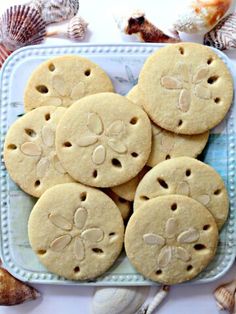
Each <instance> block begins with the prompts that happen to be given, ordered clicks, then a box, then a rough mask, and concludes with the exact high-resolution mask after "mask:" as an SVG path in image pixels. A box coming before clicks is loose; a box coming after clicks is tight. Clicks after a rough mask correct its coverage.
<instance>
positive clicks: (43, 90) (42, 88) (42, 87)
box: [36, 85, 48, 94]
mask: <svg viewBox="0 0 236 314" xmlns="http://www.w3.org/2000/svg"><path fill="white" fill-rule="evenodd" d="M36 89H37V91H38V92H40V93H41V94H47V93H48V88H47V86H45V85H38V86H36Z"/></svg>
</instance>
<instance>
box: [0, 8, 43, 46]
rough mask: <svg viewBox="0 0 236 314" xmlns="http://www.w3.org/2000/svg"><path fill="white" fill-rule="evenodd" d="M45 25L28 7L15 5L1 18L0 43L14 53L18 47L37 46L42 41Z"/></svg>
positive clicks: (37, 14) (36, 13)
mask: <svg viewBox="0 0 236 314" xmlns="http://www.w3.org/2000/svg"><path fill="white" fill-rule="evenodd" d="M45 34H46V24H45V22H44V20H43V19H42V17H41V16H40V14H39V13H38V11H36V10H35V9H32V8H31V7H30V6H28V5H15V6H12V7H10V8H8V9H7V10H6V12H5V13H3V15H2V18H1V41H2V43H3V44H4V46H5V47H6V48H7V49H8V50H10V51H14V50H16V49H18V48H20V47H23V46H28V45H35V44H39V43H41V42H42V41H43V40H44V36H45Z"/></svg>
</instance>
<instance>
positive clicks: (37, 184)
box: [34, 180, 41, 188]
mask: <svg viewBox="0 0 236 314" xmlns="http://www.w3.org/2000/svg"><path fill="white" fill-rule="evenodd" d="M40 184H41V182H40V180H36V181H35V182H34V186H35V187H36V188H37V187H38V186H40Z"/></svg>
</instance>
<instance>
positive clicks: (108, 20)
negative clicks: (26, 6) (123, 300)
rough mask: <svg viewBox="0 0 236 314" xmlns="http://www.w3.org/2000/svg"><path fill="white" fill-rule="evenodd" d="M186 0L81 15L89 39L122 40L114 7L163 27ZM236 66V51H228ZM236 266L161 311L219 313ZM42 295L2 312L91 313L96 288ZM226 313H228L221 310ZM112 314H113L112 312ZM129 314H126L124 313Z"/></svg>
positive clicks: (108, 7)
mask: <svg viewBox="0 0 236 314" xmlns="http://www.w3.org/2000/svg"><path fill="white" fill-rule="evenodd" d="M182 1H185V0H181V1H176V0H165V1H162V0H155V1H154V0H145V1H141V0H135V1H127V0H126V1H125V0H120V1H119V2H118V1H116V0H99V1H96V0H93V1H92V0H80V14H81V15H82V16H83V17H84V18H85V19H86V20H87V21H88V22H89V29H90V32H89V34H88V36H87V38H86V40H85V41H89V42H91V43H95V42H96V43H119V42H122V41H124V40H127V41H130V40H133V39H132V38H129V37H125V36H121V34H120V32H119V31H118V29H117V27H116V24H115V23H114V20H113V18H112V13H111V12H113V11H114V8H115V7H117V6H118V5H119V6H121V5H123V6H125V4H126V3H129V5H130V4H132V6H133V7H135V8H141V9H144V10H145V12H147V16H148V17H149V16H150V18H152V20H154V19H155V21H156V23H157V24H158V25H159V26H162V27H165V28H166V29H167V28H168V26H169V24H170V21H171V19H172V18H173V15H174V14H175V12H176V11H177V10H178V9H179V5H180V3H182ZM21 2H22V1H17V0H15V1H11V0H10V1H9V0H8V1H6V0H5V1H1V3H0V10H1V12H3V10H4V9H5V8H6V7H7V6H9V5H10V4H17V3H21ZM64 42H65V43H68V41H66V40H64V39H53V38H50V39H47V40H46V43H45V44H58V43H62V44H63V43H64ZM227 54H228V56H229V57H230V58H231V59H232V60H233V61H234V63H235V65H236V51H235V52H229V53H227ZM235 271H236V266H234V267H233V268H232V269H231V270H230V271H229V272H228V273H227V275H226V276H225V277H224V278H222V279H220V280H219V281H217V282H214V283H211V284H205V285H194V286H193V285H192V286H190V285H182V286H176V287H173V288H171V291H170V294H169V296H168V298H167V299H166V301H165V302H164V303H163V304H162V305H161V307H160V308H159V310H158V311H157V312H158V313H160V314H172V313H174V314H179V313H181V314H189V313H191V314H215V313H218V309H217V306H216V303H215V301H214V298H213V295H212V293H213V291H214V289H215V287H217V286H218V285H219V284H220V283H221V282H227V280H231V279H233V278H235V277H236V276H235ZM35 287H36V288H37V289H38V290H39V291H40V292H41V294H42V297H41V298H40V299H38V300H36V301H34V302H29V303H26V304H22V305H18V306H15V307H8V308H7V307H0V314H3V313H4V314H28V313H32V314H49V313H50V314H51V313H56V314H65V313H68V314H88V313H90V307H91V300H92V295H93V293H94V289H93V288H86V287H68V286H50V285H35ZM221 313H224V312H221ZM111 314H112V313H111ZM122 314H125V313H122Z"/></svg>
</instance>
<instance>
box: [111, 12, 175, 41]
mask: <svg viewBox="0 0 236 314" xmlns="http://www.w3.org/2000/svg"><path fill="white" fill-rule="evenodd" d="M114 19H115V21H116V23H117V26H118V28H119V29H120V30H121V31H122V32H124V33H125V34H127V35H132V34H135V35H136V36H137V37H138V39H139V40H140V41H144V42H155V43H176V42H180V39H179V37H177V38H173V37H169V36H168V35H166V34H164V33H163V32H162V31H161V30H160V29H158V28H157V27H156V26H155V25H153V24H152V23H151V22H149V21H148V20H147V19H146V17H145V13H143V12H141V11H134V12H133V13H132V14H131V15H128V16H114Z"/></svg>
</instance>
